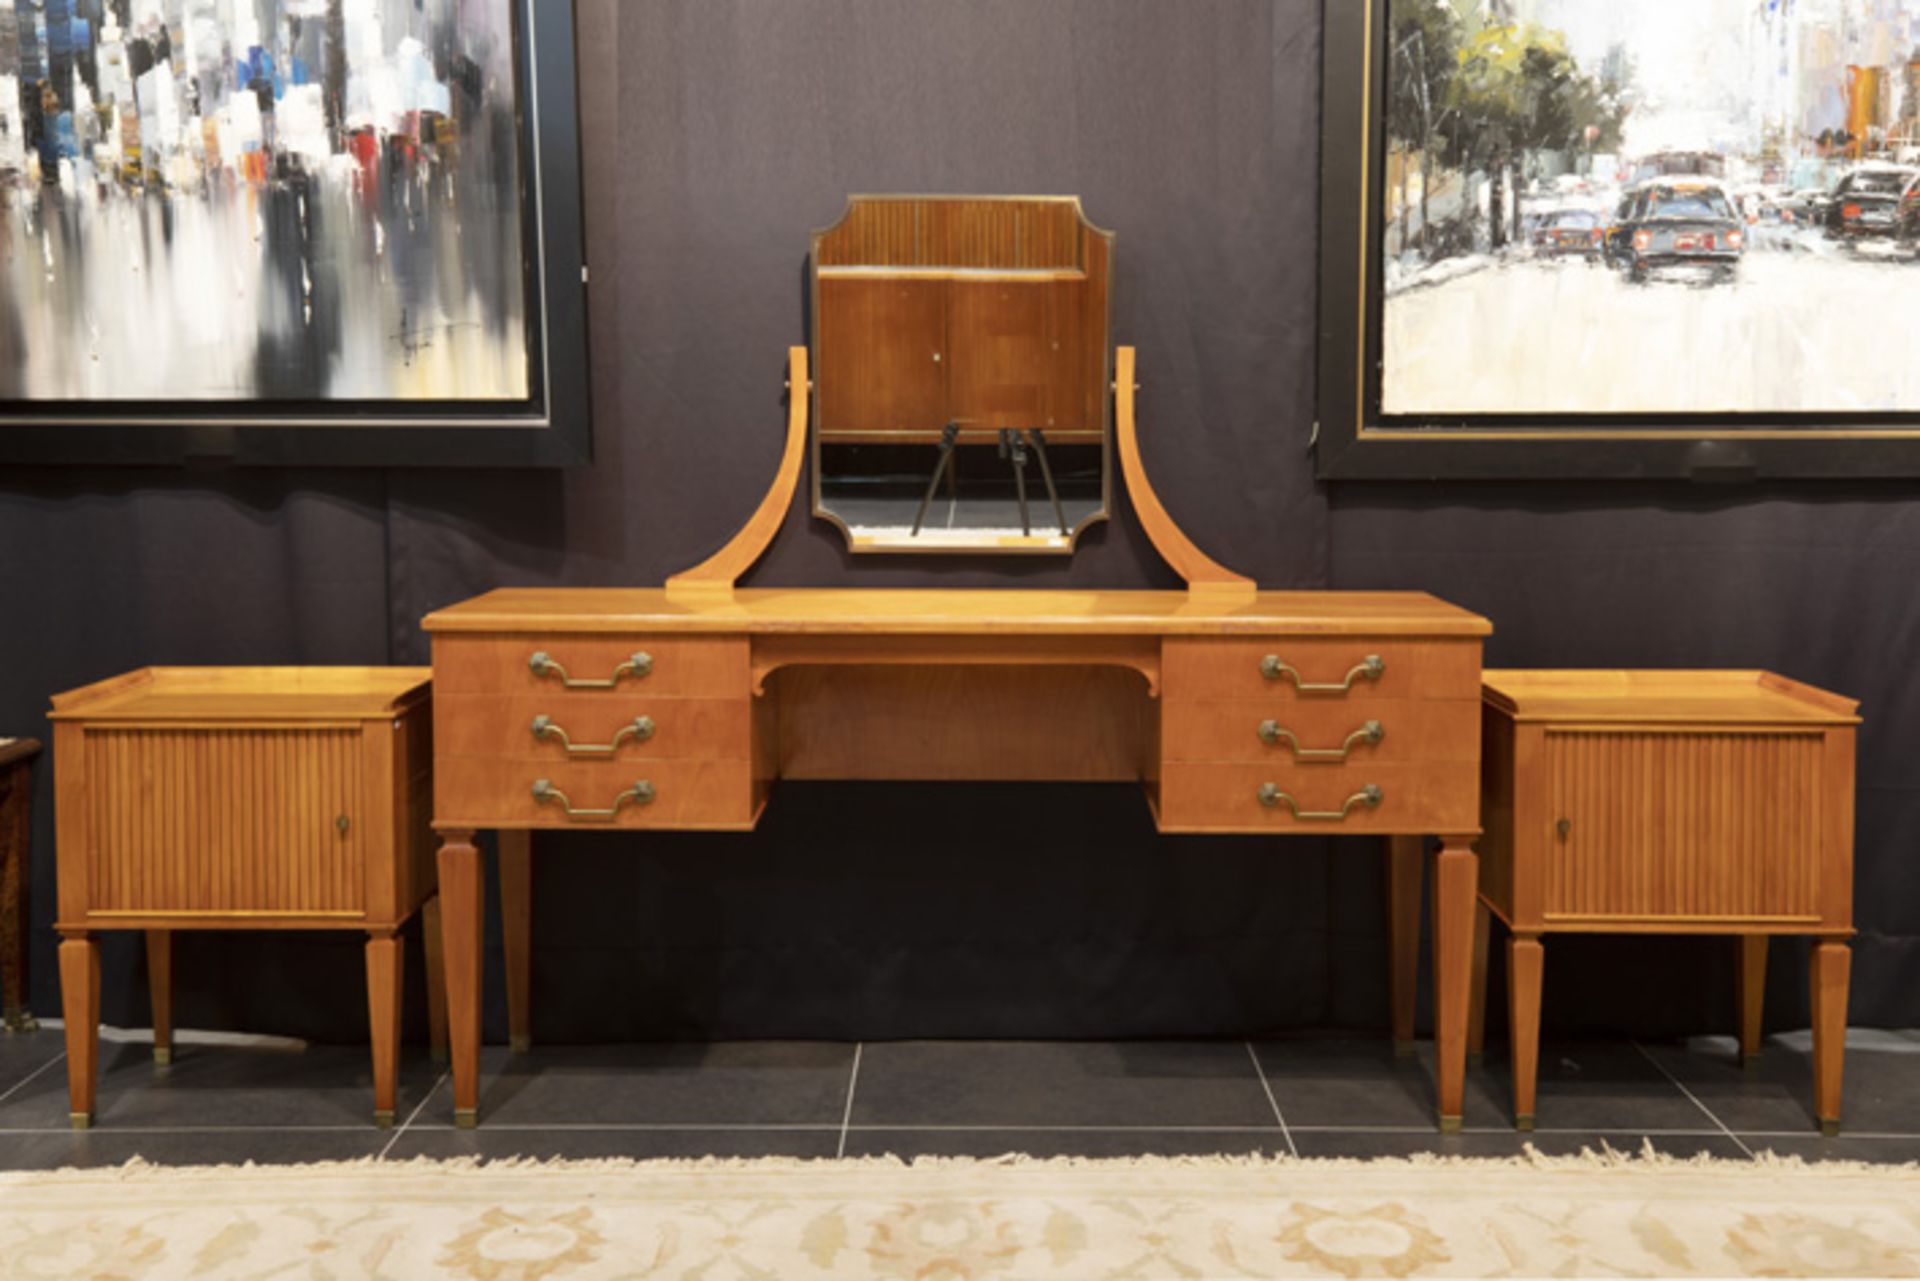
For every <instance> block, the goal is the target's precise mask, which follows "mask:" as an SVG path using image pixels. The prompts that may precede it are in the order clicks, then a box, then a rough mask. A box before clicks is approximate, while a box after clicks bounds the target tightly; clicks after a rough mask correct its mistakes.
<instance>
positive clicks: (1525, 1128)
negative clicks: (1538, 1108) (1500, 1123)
mask: <svg viewBox="0 0 1920 1281" xmlns="http://www.w3.org/2000/svg"><path fill="white" fill-rule="evenodd" d="M1513 1128H1514V1129H1516V1130H1519V1131H1520V1132H1521V1133H1523V1134H1531V1133H1533V1113H1531V1112H1522V1113H1520V1115H1518V1116H1516V1117H1514V1118H1513Z"/></svg>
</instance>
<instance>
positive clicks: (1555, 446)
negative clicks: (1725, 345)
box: [1313, 0, 1920, 481]
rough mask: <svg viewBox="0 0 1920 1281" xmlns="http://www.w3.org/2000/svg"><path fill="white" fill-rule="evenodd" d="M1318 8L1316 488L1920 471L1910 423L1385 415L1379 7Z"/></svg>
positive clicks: (1908, 419)
mask: <svg viewBox="0 0 1920 1281" xmlns="http://www.w3.org/2000/svg"><path fill="white" fill-rule="evenodd" d="M1389 3H1390V0H1324V3H1323V7H1322V22H1323V28H1322V31H1323V47H1322V65H1323V70H1322V75H1323V79H1322V84H1321V101H1322V115H1321V203H1320V307H1319V362H1318V372H1319V386H1318V391H1317V398H1316V408H1317V414H1316V421H1315V423H1314V427H1313V432H1314V442H1315V458H1316V467H1317V471H1318V474H1319V476H1320V477H1321V478H1322V479H1325V480H1332V481H1345V480H1473V479H1536V478H1537V479H1554V478H1586V479H1636V478H1638V479H1656V478H1665V479H1693V480H1702V481H1743V480H1759V479H1768V478H1786V477H1807V478H1860V477H1910V476H1920V406H1915V411H1916V412H1913V413H1897V414H1887V413H1874V414H1817V415H1816V414H1796V413H1785V414H1693V413H1686V414H1671V415H1660V414H1636V415H1608V416H1599V415H1474V416H1460V415H1455V416H1445V417H1442V416H1426V417H1422V418H1418V419H1415V418H1411V417H1404V416H1402V417H1389V416H1387V415H1385V414H1383V413H1382V412H1381V407H1380V406H1381V385H1380V383H1381V357H1380V349H1381V320H1382V315H1383V303H1384V298H1383V294H1382V275H1383V265H1382V259H1381V253H1380V243H1381V242H1380V232H1381V229H1383V228H1384V227H1385V225H1386V224H1385V215H1384V203H1385V196H1384V192H1385V185H1386V182H1385V179H1386V123H1385V115H1386V110H1385V108H1386V101H1387V71H1388V61H1387V56H1388V50H1387V33H1388V17H1389V14H1388V6H1389Z"/></svg>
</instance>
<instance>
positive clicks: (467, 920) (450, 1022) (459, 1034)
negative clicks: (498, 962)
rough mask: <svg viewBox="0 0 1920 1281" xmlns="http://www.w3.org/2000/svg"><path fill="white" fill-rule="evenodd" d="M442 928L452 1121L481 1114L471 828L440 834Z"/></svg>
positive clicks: (477, 903) (467, 1123) (476, 889)
mask: <svg viewBox="0 0 1920 1281" xmlns="http://www.w3.org/2000/svg"><path fill="white" fill-rule="evenodd" d="M439 862H440V929H441V933H442V947H443V950H444V952H445V954H446V967H447V1045H448V1050H449V1051H450V1057H451V1058H452V1060H453V1123H454V1124H455V1125H457V1126H459V1127H461V1128H462V1129H471V1128H472V1127H473V1126H474V1125H475V1124H477V1123H478V1121H479V1119H480V940H481V926H482V919H481V916H482V912H483V911H484V908H485V902H486V889H485V886H484V884H483V883H482V881H481V879H480V851H479V850H478V849H477V848H475V846H474V843H473V833H472V832H470V831H453V832H444V833H442V834H441V837H440V855H439Z"/></svg>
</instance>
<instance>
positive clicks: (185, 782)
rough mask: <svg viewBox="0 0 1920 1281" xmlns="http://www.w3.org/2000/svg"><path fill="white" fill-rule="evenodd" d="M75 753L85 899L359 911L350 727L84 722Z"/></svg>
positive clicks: (362, 827) (142, 907)
mask: <svg viewBox="0 0 1920 1281" xmlns="http://www.w3.org/2000/svg"><path fill="white" fill-rule="evenodd" d="M85 763H86V776H85V788H84V796H85V800H84V804H85V806H86V832H87V849H86V851H85V857H86V864H85V875H86V885H87V903H88V906H89V908H90V910H92V911H95V912H109V913H112V912H121V913H135V914H138V913H222V914H225V913H248V912H259V913H274V914H283V915H314V916H345V917H358V916H359V915H361V914H362V912H363V910H364V905H365V903H366V869H365V861H364V859H365V854H364V846H363V840H364V834H365V832H366V829H367V826H368V824H369V823H371V822H373V821H375V820H376V817H377V816H376V815H374V814H371V813H369V810H368V800H367V787H366V783H365V779H364V776H363V773H362V757H361V731H360V730H359V729H358V728H357V727H355V728H339V729H311V730H306V729H302V730H292V729H238V728H233V729H228V728H207V729H184V728H183V729H136V728H127V729H120V728H104V727H91V726H90V727H89V728H88V729H87V731H86V736H85ZM62 856H63V861H64V858H65V857H66V851H64V850H63V851H62ZM64 874H65V872H64V868H63V875H64Z"/></svg>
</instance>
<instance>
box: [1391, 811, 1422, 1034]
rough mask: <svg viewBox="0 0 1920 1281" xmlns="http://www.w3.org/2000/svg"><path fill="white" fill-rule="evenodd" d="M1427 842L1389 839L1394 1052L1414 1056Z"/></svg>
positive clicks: (1417, 838)
mask: <svg viewBox="0 0 1920 1281" xmlns="http://www.w3.org/2000/svg"><path fill="white" fill-rule="evenodd" d="M1426 845H1427V838H1426V837H1424V836H1389V837H1388V838H1387V945H1388V959H1387V964H1388V982H1389V985H1390V989H1391V992H1392V1000H1393V1052H1394V1053H1395V1054H1398V1055H1400V1056H1402V1057H1410V1056H1411V1055H1412V1054H1413V1018H1414V1005H1415V998H1416V995H1417V993H1418V992H1419V986H1420V879H1421V876H1422V874H1423V873H1424V871H1425V870H1426V869H1425V864H1426Z"/></svg>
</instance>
